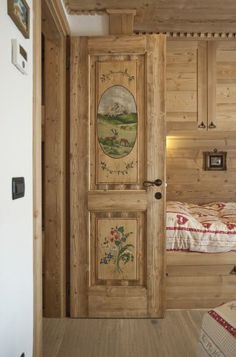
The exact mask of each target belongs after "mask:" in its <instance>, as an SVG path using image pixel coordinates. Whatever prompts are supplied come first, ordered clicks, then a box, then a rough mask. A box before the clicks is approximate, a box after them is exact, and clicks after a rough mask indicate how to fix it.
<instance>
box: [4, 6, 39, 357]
mask: <svg viewBox="0 0 236 357" xmlns="http://www.w3.org/2000/svg"><path fill="white" fill-rule="evenodd" d="M27 3H28V4H29V6H31V4H32V1H31V0H27ZM0 24H1V31H0V357H20V355H21V354H22V353H23V352H25V357H31V356H32V343H33V245H32V243H33V242H32V21H31V36H30V37H31V39H30V40H26V39H24V37H23V36H22V35H21V33H20V31H19V30H18V29H17V27H16V26H15V24H14V23H13V21H12V20H11V18H10V17H9V16H8V15H7V0H0ZM12 38H17V39H19V40H21V43H22V45H23V47H24V48H25V49H26V50H27V52H28V56H29V63H30V66H29V74H28V76H24V75H22V74H21V73H20V72H19V71H18V70H17V69H16V68H15V67H14V66H13V65H12V64H11V39H12ZM14 176H16V177H17V176H24V177H25V182H26V196H25V197H24V198H22V199H18V200H14V201H12V199H11V178H12V177H14Z"/></svg>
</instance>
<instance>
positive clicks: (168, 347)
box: [43, 310, 204, 357]
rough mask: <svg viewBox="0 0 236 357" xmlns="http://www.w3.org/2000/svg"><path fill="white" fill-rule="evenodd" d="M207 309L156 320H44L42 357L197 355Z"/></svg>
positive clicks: (177, 356) (169, 313)
mask: <svg viewBox="0 0 236 357" xmlns="http://www.w3.org/2000/svg"><path fill="white" fill-rule="evenodd" d="M203 314H204V310H191V311H188V310H176V311H167V312H166V316H165V318H164V319H162V320H154V319H44V353H43V357H194V356H195V355H196V346H197V341H198V336H199V332H200V326H201V321H202V317H203Z"/></svg>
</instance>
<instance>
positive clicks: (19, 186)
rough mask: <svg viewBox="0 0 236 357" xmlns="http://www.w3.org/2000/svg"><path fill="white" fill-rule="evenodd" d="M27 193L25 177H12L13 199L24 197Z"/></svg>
mask: <svg viewBox="0 0 236 357" xmlns="http://www.w3.org/2000/svg"><path fill="white" fill-rule="evenodd" d="M24 195H25V179H24V177H13V178H12V199H13V200H16V199H17V198H21V197H24Z"/></svg>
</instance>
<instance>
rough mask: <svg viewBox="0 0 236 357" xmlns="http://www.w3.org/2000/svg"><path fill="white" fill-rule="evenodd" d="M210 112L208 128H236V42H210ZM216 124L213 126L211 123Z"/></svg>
mask: <svg viewBox="0 0 236 357" xmlns="http://www.w3.org/2000/svg"><path fill="white" fill-rule="evenodd" d="M208 53H209V58H208V61H209V63H208V68H209V112H208V123H209V124H208V128H209V130H212V131H213V130H216V131H218V130H219V131H232V130H233V131H235V130H236V43H235V41H216V42H211V43H210V42H209V44H208ZM211 122H212V123H213V124H215V126H214V125H213V126H212V127H211V126H210V123H211Z"/></svg>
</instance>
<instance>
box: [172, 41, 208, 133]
mask: <svg viewBox="0 0 236 357" xmlns="http://www.w3.org/2000/svg"><path fill="white" fill-rule="evenodd" d="M206 75H207V44H206V42H203V41H169V42H168V43H167V68H166V79H167V82H166V86H167V100H166V111H167V129H168V131H172V130H174V131H175V130H195V129H197V128H198V125H199V124H200V123H202V122H203V123H204V125H205V127H206V126H207V95H206V91H207V84H206Z"/></svg>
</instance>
